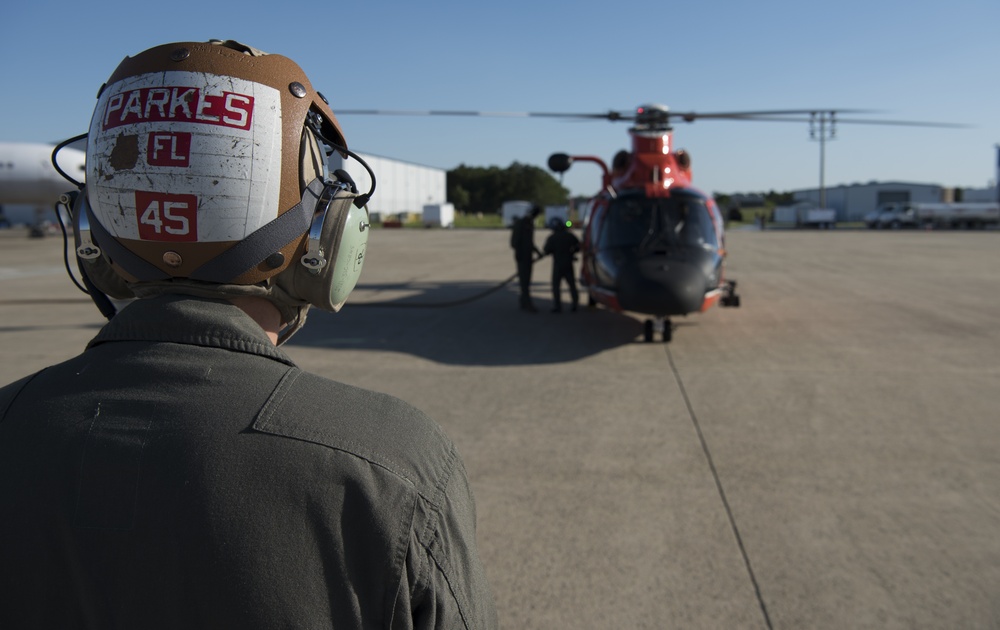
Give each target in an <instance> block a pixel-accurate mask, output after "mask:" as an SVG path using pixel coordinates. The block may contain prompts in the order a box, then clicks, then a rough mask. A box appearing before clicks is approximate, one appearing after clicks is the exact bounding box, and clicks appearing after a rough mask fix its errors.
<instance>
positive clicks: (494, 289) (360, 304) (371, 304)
mask: <svg viewBox="0 0 1000 630" xmlns="http://www.w3.org/2000/svg"><path fill="white" fill-rule="evenodd" d="M545 256H548V254H543V255H541V256H539V257H538V258H536V259H534V260H533V261H532V264H534V263H536V262H538V261H539V260H541V259H542V258H545ZM516 277H517V274H516V273H515V274H514V275H512V276H511V277H509V278H507V279H506V280H504V281H503V282H501V283H500V284H498V285H496V286H495V287H490V288H489V289H487V290H485V291H481V292H479V293H476V294H475V295H470V296H468V297H464V298H462V299H460V300H451V301H448V302H348V303H347V305H348V306H351V307H354V308H357V307H369V308H446V307H449V306H460V305H462V304H468V303H469V302H475V301H476V300H480V299H482V298H484V297H486V296H487V295H489V294H491V293H496V292H497V291H499V290H500V289H502V288H504V287H505V286H507V285H508V284H510V282H511V281H512V280H514V278H516Z"/></svg>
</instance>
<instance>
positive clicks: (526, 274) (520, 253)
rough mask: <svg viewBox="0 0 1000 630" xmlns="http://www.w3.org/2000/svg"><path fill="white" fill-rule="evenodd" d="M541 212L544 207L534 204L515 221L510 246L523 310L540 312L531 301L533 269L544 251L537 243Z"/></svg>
mask: <svg viewBox="0 0 1000 630" xmlns="http://www.w3.org/2000/svg"><path fill="white" fill-rule="evenodd" d="M541 213H542V209H541V208H540V207H539V206H537V205H535V206H532V208H531V210H529V211H528V213H527V214H526V215H524V216H523V217H519V218H518V219H517V220H516V221H514V225H513V226H512V227H511V231H510V246H511V248H513V250H514V261H515V262H516V263H517V279H518V284H519V286H520V289H521V298H520V305H521V310H522V311H527V312H529V313H537V312H538V309H537V308H535V305H534V303H533V302H532V301H531V269H532V267H533V266H534V264H535V257H536V256H537V257H539V258H541V256H542V252H541V251H540V250H539V249H538V247H537V246H536V245H535V220H536V219H537V218H538V215H540V214H541Z"/></svg>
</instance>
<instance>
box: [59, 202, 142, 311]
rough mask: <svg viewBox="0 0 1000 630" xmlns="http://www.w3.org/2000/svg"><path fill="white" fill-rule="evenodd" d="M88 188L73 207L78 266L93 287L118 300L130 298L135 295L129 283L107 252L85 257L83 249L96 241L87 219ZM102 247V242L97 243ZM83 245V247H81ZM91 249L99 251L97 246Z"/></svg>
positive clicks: (74, 238) (74, 239) (74, 240)
mask: <svg viewBox="0 0 1000 630" xmlns="http://www.w3.org/2000/svg"><path fill="white" fill-rule="evenodd" d="M88 203H89V202H88V201H87V189H86V188H84V189H83V190H81V191H80V194H79V195H78V196H77V199H76V203H75V204H74V207H73V242H74V243H75V244H76V255H77V258H76V260H77V266H78V267H79V269H80V273H82V274H84V275H86V276H87V279H88V280H90V282H91V284H92V285H93V287H92V288H91V290H93V288H96V289H97V290H98V291H100V292H101V293H104V294H105V295H107V296H108V297H112V298H114V299H116V300H129V299H132V298H134V297H135V294H134V293H132V289H130V288H129V287H128V283H127V282H126V281H125V279H124V278H122V277H121V276H120V275H118V273H117V272H116V271H115V270H114V269H113V268H112V267H111V263H110V262H109V261H108V259H107V257H106V256H105V254H103V253H100V254H99V255H97V256H95V257H83V256H81V251H82V250H83V249H85V248H86V247H91V248H93V246H94V245H95V243H94V242H93V241H92V240H91V238H92V237H91V235H90V227H89V223H88V220H87V205H88ZM96 245H97V246H98V247H100V243H97V244H96ZM81 246H83V247H81ZM91 251H99V250H97V249H96V248H95V249H92V250H91Z"/></svg>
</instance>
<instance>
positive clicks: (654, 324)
mask: <svg viewBox="0 0 1000 630" xmlns="http://www.w3.org/2000/svg"><path fill="white" fill-rule="evenodd" d="M673 332H674V329H673V326H672V325H671V324H670V318H669V317H657V318H655V319H647V320H646V321H645V322H644V324H643V337H644V338H645V340H646V342H647V343H649V342H652V341H653V340H654V339H655V338H656V336H657V335H659V336H660V338H661V339H662V340H663V343H669V342H670V340H671V339H672V338H673Z"/></svg>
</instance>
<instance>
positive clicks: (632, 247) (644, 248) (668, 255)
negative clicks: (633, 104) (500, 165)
mask: <svg viewBox="0 0 1000 630" xmlns="http://www.w3.org/2000/svg"><path fill="white" fill-rule="evenodd" d="M630 134H631V136H632V150H631V151H630V152H624V151H623V152H619V154H618V155H617V156H615V160H614V161H613V165H612V168H611V169H609V168H608V167H607V165H606V164H605V162H604V161H603V160H601V159H600V158H597V157H593V156H566V155H562V154H557V155H555V156H552V158H550V160H549V165H550V168H552V169H553V170H556V171H563V170H566V168H568V167H569V165H570V164H572V162H574V161H590V162H594V163H596V164H598V165H599V166H600V167H601V169H602V171H603V177H602V184H603V185H602V190H601V191H600V192H599V193H598V194H597V195H596V196H595V197H594V198H593V199H592V200H591V201H590V204H589V212H588V213H587V217H586V219H585V221H584V228H583V239H582V250H581V253H582V268H581V274H580V278H581V284H583V285H584V286H585V288H586V290H587V292H588V293H589V296H590V299H591V301H592V302H596V303H599V304H602V305H605V306H607V307H608V308H611V309H613V310H616V311H629V312H634V313H641V314H647V315H653V316H655V317H657V318H661V319H663V318H668V317H670V316H672V315H686V314H688V313H692V312H699V311H704V310H707V309H708V308H710V307H711V306H713V305H714V304H716V303H717V302H719V300H720V298H721V299H723V300H724V303H725V300H727V299H728V298H727V296H728V294H729V291H730V290H731V287H732V283H728V282H727V281H726V280H725V278H724V258H725V254H726V252H725V247H724V233H723V222H722V217H721V215H720V213H719V211H718V208H717V207H716V204H715V201H714V200H713V199H712V198H711V197H709V196H708V195H705V194H704V193H702V192H701V191H699V190H698V189H696V188H694V187H692V185H691V159H690V156H689V154H688V153H687V152H686V151H677V150H674V149H673V147H672V134H671V132H670V129H669V127H667V126H666V125H656V124H642V121H641V118H640V119H639V122H638V124H636V126H635V127H633V128H632V129H631V130H630ZM564 167H565V168H564ZM647 337H648V333H647Z"/></svg>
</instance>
